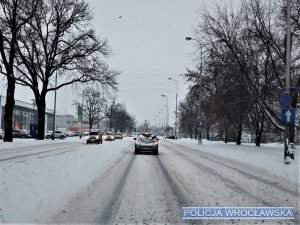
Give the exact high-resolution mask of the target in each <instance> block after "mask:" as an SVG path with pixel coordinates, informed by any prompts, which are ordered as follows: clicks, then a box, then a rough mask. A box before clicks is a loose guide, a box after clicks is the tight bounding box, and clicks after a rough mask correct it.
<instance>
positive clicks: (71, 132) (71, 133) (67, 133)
mask: <svg viewBox="0 0 300 225" xmlns="http://www.w3.org/2000/svg"><path fill="white" fill-rule="evenodd" d="M66 135H67V136H68V137H74V136H75V134H74V132H73V131H70V130H68V131H67V132H66Z"/></svg>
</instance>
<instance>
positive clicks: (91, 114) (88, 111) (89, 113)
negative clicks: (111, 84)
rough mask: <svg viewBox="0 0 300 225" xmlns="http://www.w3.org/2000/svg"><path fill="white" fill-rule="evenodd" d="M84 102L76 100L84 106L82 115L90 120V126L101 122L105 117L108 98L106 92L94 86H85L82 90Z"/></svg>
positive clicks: (79, 104) (78, 104) (77, 103)
mask: <svg viewBox="0 0 300 225" xmlns="http://www.w3.org/2000/svg"><path fill="white" fill-rule="evenodd" d="M82 99H83V100H82V103H83V105H81V103H80V102H78V101H76V102H75V104H76V105H77V106H81V107H82V116H83V117H85V118H87V120H88V121H89V128H90V129H92V127H93V125H94V124H97V123H99V122H100V121H101V120H102V119H103V118H104V113H105V109H106V104H107V99H106V98H105V95H104V93H102V92H101V91H99V90H96V89H94V88H92V87H88V88H85V89H84V90H83V91H82Z"/></svg>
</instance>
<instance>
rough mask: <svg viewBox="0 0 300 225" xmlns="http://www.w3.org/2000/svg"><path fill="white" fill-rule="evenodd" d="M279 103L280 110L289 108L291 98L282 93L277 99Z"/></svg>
mask: <svg viewBox="0 0 300 225" xmlns="http://www.w3.org/2000/svg"><path fill="white" fill-rule="evenodd" d="M279 103H280V107H281V108H290V107H291V105H292V97H291V95H290V94H288V93H283V94H281V95H280V97H279Z"/></svg>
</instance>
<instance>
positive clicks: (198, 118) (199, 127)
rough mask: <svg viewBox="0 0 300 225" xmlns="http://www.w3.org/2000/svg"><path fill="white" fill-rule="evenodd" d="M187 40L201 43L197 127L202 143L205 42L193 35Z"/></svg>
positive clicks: (199, 141) (199, 139)
mask: <svg viewBox="0 0 300 225" xmlns="http://www.w3.org/2000/svg"><path fill="white" fill-rule="evenodd" d="M185 40H186V41H190V40H193V41H197V42H198V44H199V45H200V74H199V101H198V104H199V105H198V116H197V125H196V129H197V133H198V145H200V144H202V137H201V127H202V121H201V119H202V118H201V110H202V109H201V105H202V98H201V94H202V55H203V44H202V43H201V42H200V41H199V40H197V39H195V38H191V37H186V38H185Z"/></svg>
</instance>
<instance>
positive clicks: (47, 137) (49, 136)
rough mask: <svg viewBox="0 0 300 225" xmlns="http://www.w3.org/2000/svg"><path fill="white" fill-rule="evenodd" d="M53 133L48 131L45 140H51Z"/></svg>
mask: <svg viewBox="0 0 300 225" xmlns="http://www.w3.org/2000/svg"><path fill="white" fill-rule="evenodd" d="M52 133H53V132H52V131H49V130H48V131H46V133H45V138H46V139H50V138H51V136H52Z"/></svg>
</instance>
